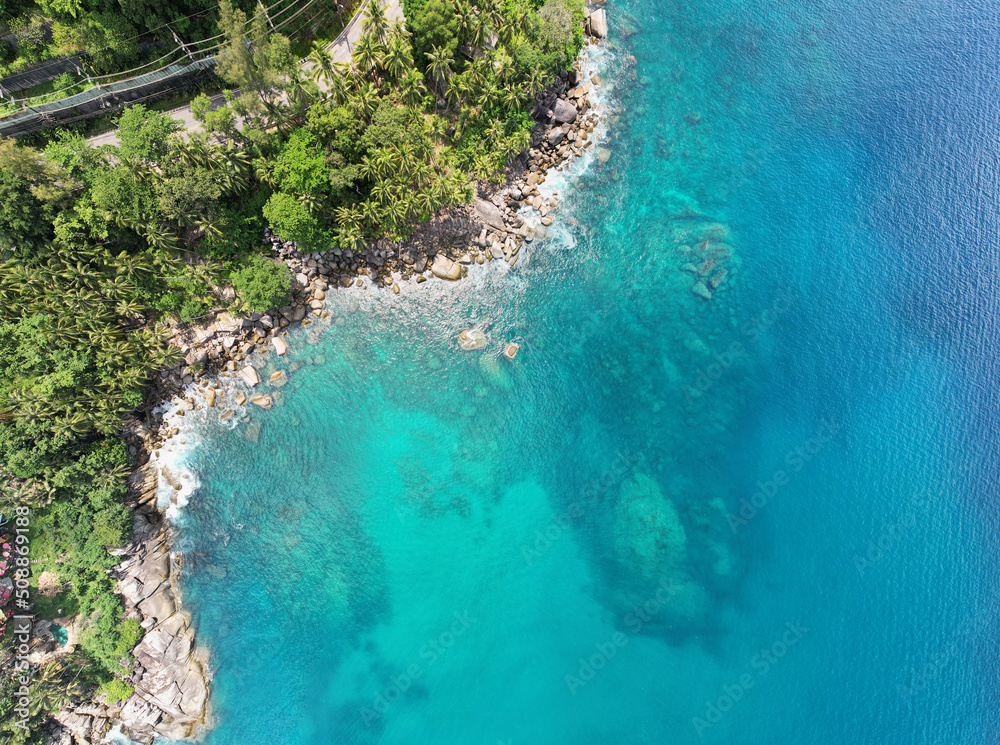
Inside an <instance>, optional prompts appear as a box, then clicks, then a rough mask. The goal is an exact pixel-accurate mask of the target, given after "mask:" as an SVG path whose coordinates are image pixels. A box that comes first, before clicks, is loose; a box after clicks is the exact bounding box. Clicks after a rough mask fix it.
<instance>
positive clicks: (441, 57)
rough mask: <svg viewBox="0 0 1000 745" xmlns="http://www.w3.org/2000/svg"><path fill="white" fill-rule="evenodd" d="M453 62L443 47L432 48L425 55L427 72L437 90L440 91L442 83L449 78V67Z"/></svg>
mask: <svg viewBox="0 0 1000 745" xmlns="http://www.w3.org/2000/svg"><path fill="white" fill-rule="evenodd" d="M454 62H455V60H454V59H452V56H451V54H449V53H448V50H447V49H445V48H444V47H432V48H431V51H429V52H428V53H427V71H428V72H429V73H430V74H431V79H432V80H433V81H434V84H435V85H436V86H437V88H438V90H441V89H442V86H443V84H444V81H445V80H447V79H448V78H449V77H451V73H452V71H451V66H452V65H453V64H454Z"/></svg>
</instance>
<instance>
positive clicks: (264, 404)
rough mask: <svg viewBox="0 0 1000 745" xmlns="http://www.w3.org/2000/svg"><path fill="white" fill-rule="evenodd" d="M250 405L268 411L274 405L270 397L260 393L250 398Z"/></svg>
mask: <svg viewBox="0 0 1000 745" xmlns="http://www.w3.org/2000/svg"><path fill="white" fill-rule="evenodd" d="M250 403H252V404H255V405H257V406H259V407H260V408H262V409H270V408H271V406H272V405H273V404H274V401H273V399H272V398H271V397H270V396H265V395H262V394H260V393H258V394H256V395H254V396H251V397H250Z"/></svg>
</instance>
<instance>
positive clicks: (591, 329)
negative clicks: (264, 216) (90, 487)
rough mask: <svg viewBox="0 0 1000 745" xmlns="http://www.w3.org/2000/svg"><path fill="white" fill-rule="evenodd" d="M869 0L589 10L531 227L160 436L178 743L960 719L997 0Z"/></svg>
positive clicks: (367, 312) (987, 282)
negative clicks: (281, 378)
mask: <svg viewBox="0 0 1000 745" xmlns="http://www.w3.org/2000/svg"><path fill="white" fill-rule="evenodd" d="M872 5H873V4H871V3H860V2H858V3H844V2H838V3H832V2H810V3H789V2H781V3H778V2H772V3H769V2H752V3H744V4H730V3H727V2H720V1H717V2H675V3H666V2H654V3H638V2H635V3H613V4H610V5H609V17H610V21H611V26H612V39H611V51H610V55H609V56H608V57H607V58H606V59H605V60H604V61H603V62H602V63H601V64H602V69H601V74H602V76H603V77H604V78H605V79H606V81H607V82H608V83H609V86H610V88H611V90H612V91H613V95H614V103H615V104H616V105H618V106H620V107H621V111H620V119H619V120H617V121H616V122H615V124H614V125H613V126H612V127H611V128H610V133H609V141H608V142H607V147H608V148H609V149H611V150H612V152H613V155H612V158H611V160H610V161H609V162H608V163H607V164H606V165H603V166H601V165H600V164H597V163H593V164H590V165H589V166H587V167H585V168H584V167H582V166H577V168H576V170H574V171H571V172H570V173H569V174H567V175H566V177H565V178H560V179H559V181H558V183H559V184H561V186H562V189H563V197H562V205H563V206H562V207H561V208H560V210H559V213H558V224H559V226H560V227H559V229H558V230H556V231H553V235H552V236H551V237H550V238H549V239H547V240H545V241H537V242H536V243H535V244H533V245H532V246H531V247H530V248H529V249H528V257H527V259H526V260H522V262H520V263H519V264H518V266H517V267H516V268H515V269H514V270H513V271H510V272H508V271H506V270H505V269H504V268H502V267H501V266H500V265H499V264H490V265H487V266H486V267H485V268H482V269H479V270H476V271H474V272H473V273H472V274H473V276H472V277H471V278H470V279H469V280H467V281H463V282H461V283H458V284H456V285H451V284H445V283H441V282H436V281H434V282H429V283H426V284H424V285H422V286H420V287H419V288H414V289H413V291H412V292H411V291H409V290H407V291H404V292H403V293H402V294H401V295H399V296H392V295H389V294H388V293H385V294H378V295H375V294H365V293H363V292H358V291H354V290H352V291H350V292H337V293H331V300H330V302H329V307H330V310H331V312H332V314H333V316H332V318H331V320H330V322H329V323H323V324H317V325H315V326H313V327H312V328H310V329H303V330H302V331H300V332H297V333H296V335H295V336H293V338H292V340H291V347H292V352H291V355H290V359H286V360H283V361H282V362H281V363H280V366H281V367H284V368H289V366H290V365H291V364H292V363H296V364H301V365H302V366H301V368H299V369H296V370H295V371H294V372H292V373H291V375H290V383H289V384H288V385H287V386H286V387H284V388H283V389H282V391H281V393H282V402H281V405H280V406H278V407H276V408H275V409H273V410H271V411H268V412H262V411H254V412H253V416H254V419H255V420H258V421H260V422H261V423H262V425H263V426H262V429H261V432H260V439H259V441H258V442H257V443H251V442H249V441H248V440H247V439H246V438H245V437H244V434H243V429H244V427H243V426H242V425H241V426H240V427H237V428H235V429H228V428H226V427H223V426H221V425H218V424H216V423H206V424H202V425H197V424H193V423H192V422H193V421H194V420H195V419H196V417H188V418H186V420H185V421H186V422H187V426H188V428H189V429H190V431H189V432H188V433H187V435H186V437H187V438H188V441H189V442H194V441H195V438H197V440H198V442H199V444H198V447H197V448H194V449H192V450H191V452H190V453H189V454H188V455H187V456H186V457H185V459H184V466H185V467H186V468H188V469H190V470H191V471H192V472H193V473H195V474H197V481H193V482H192V483H195V484H197V488H196V489H195V490H194V491H193V492H192V493H191V495H190V497H189V499H188V503H187V505H186V506H185V507H184V508H183V510H182V511H181V512H180V514H179V516H178V518H177V520H178V524H179V526H180V538H179V545H178V548H179V549H180V550H182V551H183V552H184V554H185V558H186V564H187V567H188V574H187V577H186V580H185V586H184V591H185V596H186V600H187V602H188V604H189V606H190V608H191V610H192V611H193V613H194V615H195V620H196V622H197V623H198V629H199V638H200V639H201V640H202V641H203V642H204V643H205V644H206V645H207V646H208V647H209V648H210V650H211V653H212V660H213V666H214V668H215V678H214V681H213V693H212V706H213V711H214V715H215V726H214V728H213V729H212V730H211V731H210V732H209V733H207V735H206V739H207V742H208V743H210V745H230V744H233V745H235V744H236V743H239V744H240V745H256V744H257V743H260V744H262V745H263V744H264V743H274V742H281V743H288V744H289V745H321V744H322V743H384V744H386V745H390V744H393V743H404V742H405V743H413V742H418V743H428V744H429V745H459V744H461V745H465V744H467V743H468V744H471V743H483V744H484V745H494V744H495V743H505V744H508V743H509V744H510V745H517V744H519V743H590V742H593V743H607V742H619V743H695V742H708V743H730V742H741V743H742V742H751V743H777V742H783V743H816V742H823V743H826V742H829V743H834V742H836V743H871V742H886V743H901V744H904V743H905V744H906V745H913V744H917V743H940V742H949V743H990V742H993V741H994V738H995V732H996V731H997V726H998V718H1000V717H998V713H997V712H998V705H997V704H998V700H997V692H996V686H995V669H996V652H995V644H994V642H993V640H994V639H995V638H996V635H997V632H998V625H1000V624H998V617H997V614H998V611H1000V604H998V602H997V598H996V594H995V593H996V591H995V589H994V586H993V585H994V579H995V577H996V576H997V563H998V562H997V550H996V540H997V519H996V508H995V505H994V504H993V499H992V497H993V496H994V495H995V494H996V487H997V483H998V481H1000V473H998V466H997V458H996V456H997V453H998V452H1000V447H998V442H1000V433H998V430H997V416H996V414H997V411H998V410H1000V401H998V393H997V390H998V388H997V380H998V378H1000V374H998V372H1000V371H998V369H997V368H998V364H997V325H998V318H1000V313H998V310H1000V307H998V306H1000V301H998V297H1000V295H998V292H997V290H998V282H997V272H998V266H1000V259H998V256H1000V253H998V247H997V238H996V227H997V214H996V199H995V196H996V193H997V176H998V158H997V148H998V147H1000V146H998V144H997V143H998V142H1000V138H998V137H997V135H998V130H1000V115H998V108H997V105H998V104H997V101H998V100H1000V97H998V96H997V95H996V93H997V89H998V87H1000V86H998V81H1000V73H998V72H997V71H998V70H1000V65H998V64H997V63H998V62H1000V59H998V57H1000V53H998V51H997V48H996V45H995V39H996V38H997V33H998V31H1000V18H998V11H997V8H996V7H995V6H991V5H990V4H988V3H985V2H965V3H957V4H954V5H953V6H951V7H950V8H947V9H942V8H940V7H939V6H937V5H936V4H931V3H918V2H905V3H904V2H899V1H898V0H892V1H891V2H888V3H880V4H877V7H872ZM629 55H633V56H634V58H635V63H634V65H633V64H632V63H631V61H630V59H629ZM570 218H572V219H570ZM704 240H708V241H709V246H707V247H705V248H704V249H699V248H698V246H699V245H701V244H703V243H704ZM718 244H724V245H726V246H728V247H729V249H728V255H726V256H722V255H721V254H720V255H718V256H717V258H716V259H715V260H716V261H717V265H714V266H712V268H711V269H712V275H710V276H714V273H715V272H716V271H717V270H718V268H720V267H725V268H726V269H727V270H728V272H729V274H728V275H727V278H726V279H725V281H724V282H723V283H722V285H721V288H720V290H719V291H717V292H716V293H715V295H714V297H713V299H712V300H711V301H710V302H708V301H705V300H703V299H702V298H700V297H698V296H696V295H695V294H693V293H692V292H691V290H690V288H691V285H692V284H693V282H694V277H693V276H692V275H691V273H690V268H688V269H685V268H684V267H685V265H687V264H692V263H694V264H695V265H696V267H698V268H700V266H701V265H702V261H703V260H704V257H703V256H701V255H699V254H697V253H696V252H698V251H699V250H702V251H704V250H714V249H713V246H717V245H718ZM685 247H686V248H685ZM695 258H697V259H698V261H697V262H695V261H694V259H695ZM352 303H354V304H355V305H352ZM473 324H481V325H482V326H483V327H484V328H486V330H487V334H488V336H489V339H490V344H489V346H487V348H486V349H485V350H483V351H479V352H471V353H465V352H462V351H460V350H459V349H458V346H457V344H456V342H455V335H456V334H457V332H458V331H459V330H461V329H462V328H465V327H468V326H470V325H473ZM513 338H519V339H521V340H522V341H523V346H522V350H521V353H520V354H519V356H518V357H517V359H516V360H515V361H514V362H513V364H511V363H509V362H508V361H507V360H504V359H502V358H501V357H500V351H501V349H502V344H503V343H504V342H506V341H508V340H510V339H513ZM272 364H274V363H273V361H272Z"/></svg>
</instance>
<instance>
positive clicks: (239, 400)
mask: <svg viewBox="0 0 1000 745" xmlns="http://www.w3.org/2000/svg"><path fill="white" fill-rule="evenodd" d="M246 402H247V397H246V395H245V394H243V393H237V394H236V405H237V406H243V404H245V403H246Z"/></svg>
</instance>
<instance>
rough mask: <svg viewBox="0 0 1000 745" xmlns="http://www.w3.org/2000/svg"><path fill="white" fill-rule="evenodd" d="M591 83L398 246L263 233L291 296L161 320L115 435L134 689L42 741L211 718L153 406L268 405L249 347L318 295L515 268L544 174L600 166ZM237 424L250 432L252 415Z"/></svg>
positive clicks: (552, 91)
mask: <svg viewBox="0 0 1000 745" xmlns="http://www.w3.org/2000/svg"><path fill="white" fill-rule="evenodd" d="M586 23H587V31H588V33H589V35H590V37H591V40H590V41H591V43H597V40H598V39H600V38H604V37H605V36H606V35H607V21H606V18H605V13H604V11H603V10H599V11H595V12H593V13H592V14H588V18H587V21H586ZM601 85H602V81H601V79H600V77H599V76H598V75H596V74H592V73H587V72H584V71H583V70H582V65H581V63H580V61H579V60H578V61H577V62H576V63H575V65H574V69H573V70H572V71H570V72H566V73H563V74H562V75H561V77H560V79H559V80H557V81H556V83H555V84H554V85H553V86H551V87H550V88H549V89H548V90H547V91H546V92H545V94H544V95H543V96H542V97H541V98H540V102H539V103H538V105H537V106H536V107H535V109H534V110H533V111H532V116H533V118H534V119H535V121H536V125H535V128H534V130H533V131H532V135H531V147H530V148H529V149H528V150H527V151H526V152H524V153H522V154H521V156H519V157H518V158H516V159H515V160H514V162H513V163H512V164H511V165H510V166H509V168H508V172H507V178H506V179H505V181H504V182H503V183H501V184H487V183H480V184H479V185H478V188H477V195H476V197H475V199H474V201H473V203H472V204H471V205H461V206H457V207H452V208H449V209H446V210H442V211H441V212H439V213H437V214H436V215H434V216H432V217H431V219H430V220H428V221H427V222H426V223H423V224H420V225H419V226H418V227H417V229H416V230H415V231H414V233H413V234H412V235H411V236H410V238H409V239H407V240H406V241H404V242H403V243H391V242H389V241H378V242H376V243H375V244H374V245H373V246H372V247H371V248H370V249H369V250H368V251H366V252H363V253H358V254H355V253H353V252H351V251H350V250H344V251H341V250H340V249H339V248H334V249H332V250H330V251H326V252H322V253H312V254H306V253H303V252H301V251H299V250H298V249H297V247H296V246H295V244H293V243H291V242H290V241H283V240H281V238H280V237H279V236H276V235H274V234H273V233H272V232H270V231H267V232H266V234H265V236H264V238H263V241H264V242H265V243H270V244H271V248H272V251H273V253H274V255H275V257H276V258H278V259H280V260H282V261H284V262H285V263H286V264H287V265H288V267H289V269H290V270H291V272H292V277H293V279H292V302H291V304H290V305H288V306H285V307H282V308H278V309H276V310H275V311H273V312H272V313H268V314H256V313H255V314H253V315H251V316H250V317H249V318H236V317H234V316H233V315H231V314H230V313H228V312H227V311H225V310H219V311H217V312H214V313H213V314H212V315H211V317H210V318H209V319H208V321H207V322H206V323H204V324H202V325H200V326H197V327H180V326H177V327H175V328H174V329H173V331H174V335H173V337H172V338H171V342H170V343H172V344H173V345H175V346H177V347H178V348H179V349H180V350H181V352H182V353H183V355H184V363H183V364H182V365H180V366H178V367H176V368H172V369H168V370H164V371H162V372H160V373H158V374H157V375H156V376H154V379H153V381H152V385H151V386H150V392H149V394H148V395H147V398H146V401H145V404H144V406H143V408H142V410H141V411H140V412H139V415H138V416H137V417H136V418H134V419H133V420H132V421H130V422H129V423H128V424H127V426H126V432H125V436H126V440H127V441H128V444H129V450H130V452H131V454H132V456H133V458H134V464H135V469H134V471H133V473H132V475H131V476H130V478H129V500H130V503H131V504H132V505H133V506H134V508H135V509H134V527H133V532H132V541H131V543H130V545H129V546H128V547H126V548H124V549H120V550H119V551H118V553H119V555H120V556H121V557H122V562H121V563H120V564H119V565H118V566H117V567H116V569H115V576H116V579H117V580H118V587H119V592H120V593H121V595H122V596H123V599H124V602H125V608H126V612H127V613H128V614H129V615H130V616H132V617H135V618H139V619H141V621H140V623H141V626H142V628H143V630H144V632H145V634H144V637H143V639H142V641H141V642H140V643H139V645H138V646H137V647H136V648H135V650H134V652H133V655H134V657H135V658H136V661H135V663H134V664H133V668H132V673H131V675H130V678H129V680H130V683H131V685H133V686H134V688H135V693H134V694H133V695H132V696H131V697H130V698H129V699H127V700H126V701H123V702H120V703H118V704H114V705H106V704H104V703H101V702H96V701H95V702H86V703H85V704H82V705H78V706H76V707H74V708H72V709H69V710H64V711H62V712H60V714H59V715H58V717H57V718H56V720H57V721H58V722H59V724H60V725H61V726H62V728H63V729H62V731H61V732H60V733H58V734H57V735H55V736H54V737H53V738H52V742H54V743H59V745H70V743H73V742H75V743H78V745H84V744H89V743H96V742H100V741H101V740H102V739H104V738H105V737H106V736H107V735H108V733H109V732H110V731H111V730H112V729H113V728H115V727H120V729H121V732H122V734H124V735H125V736H127V737H129V738H130V739H132V740H134V741H136V742H139V743H143V744H144V745H145V744H147V743H152V741H153V739H154V737H155V736H163V737H167V738H170V739H190V738H194V737H197V735H198V730H199V728H202V727H206V726H208V725H209V722H210V712H209V708H208V696H209V687H210V680H211V671H210V668H209V665H208V658H207V654H206V653H205V651H204V650H201V649H199V648H198V647H197V646H196V643H195V629H194V627H193V625H192V621H191V617H190V615H189V614H187V613H186V612H185V611H183V610H182V600H181V597H180V595H179V589H178V584H179V583H178V579H179V575H180V572H181V569H182V566H183V556H181V555H179V554H175V553H173V552H172V551H171V547H172V545H173V541H172V539H171V529H170V526H169V522H168V521H167V520H166V519H165V517H164V514H163V511H162V510H163V507H164V502H165V501H166V502H167V503H170V502H172V501H173V499H172V496H168V497H167V498H166V500H164V494H165V493H166V494H167V495H173V494H177V493H179V492H180V491H181V489H182V485H181V483H180V482H179V481H178V478H177V476H176V475H174V474H172V473H171V472H170V471H169V470H168V469H167V468H165V467H162V466H159V465H158V458H157V452H158V451H159V450H161V449H162V448H163V447H164V445H165V444H166V443H167V442H168V441H169V440H170V438H172V437H173V436H175V435H177V434H178V429H177V428H176V427H174V426H171V423H170V422H169V421H166V420H165V417H164V414H163V412H162V407H160V406H159V404H160V403H161V402H164V401H169V400H175V399H176V400H178V401H179V406H178V411H177V413H178V414H179V415H181V416H182V415H183V413H184V411H190V410H193V409H202V408H207V409H211V408H218V409H220V410H221V411H220V414H219V416H220V419H222V420H223V421H225V420H227V419H229V418H232V417H236V416H239V417H240V418H242V419H244V420H245V421H249V420H250V417H249V416H248V415H247V413H246V410H247V409H248V408H251V405H256V406H259V407H261V408H270V406H271V405H272V402H273V397H272V395H270V394H253V389H254V388H255V387H256V386H257V385H260V383H262V382H263V381H262V380H261V376H260V372H259V371H258V370H257V369H256V368H255V367H254V366H253V365H252V364H250V361H249V357H250V355H252V354H253V353H254V352H256V351H258V350H262V349H269V350H270V351H272V352H274V353H275V354H277V355H279V356H283V355H284V354H285V353H287V351H288V344H287V342H286V336H287V331H288V330H289V329H291V328H293V327H307V326H309V325H311V324H312V323H314V322H316V321H317V320H322V319H326V318H328V317H329V315H330V314H329V311H327V310H326V309H325V300H326V299H327V293H328V292H335V291H337V290H338V288H347V287H352V286H355V287H359V288H364V287H372V288H382V289H384V290H388V291H392V292H393V293H395V294H398V293H399V292H400V283H407V282H412V283H414V284H421V283H423V282H427V281H429V280H438V281H458V280H460V279H462V278H463V277H465V276H467V275H468V272H469V268H470V267H471V266H472V265H473V264H485V263H487V262H492V261H504V262H506V263H507V264H508V265H509V266H510V267H514V266H515V265H516V264H517V263H518V261H519V260H520V258H521V256H522V249H523V247H524V246H525V245H526V244H529V243H531V242H532V241H533V240H535V239H536V238H544V237H545V235H546V230H545V229H546V227H547V226H549V225H551V224H552V222H553V219H554V217H553V214H554V213H555V212H556V211H557V209H558V203H557V196H556V195H555V194H553V193H551V192H550V193H549V194H548V195H544V194H543V193H542V192H541V186H542V184H543V183H544V181H545V178H546V176H547V175H548V174H549V173H550V172H552V171H555V170H560V169H562V167H563V166H564V165H565V164H567V163H568V162H569V161H570V160H572V159H573V158H575V157H580V156H582V155H583V154H584V153H585V152H586V151H588V150H593V151H594V153H595V158H596V159H597V161H598V162H600V163H602V164H603V163H605V162H607V160H608V158H609V157H610V155H611V153H610V152H609V151H607V150H605V149H603V148H600V147H599V146H598V143H597V139H598V137H597V134H596V133H595V130H596V128H597V127H598V124H599V123H600V121H601V120H602V119H603V118H605V117H606V116H607V112H600V113H599V112H598V111H597V109H596V107H595V104H594V102H593V100H592V94H593V93H595V92H596V90H597V89H598V88H599V87H600V86H601ZM524 208H529V209H531V210H533V211H534V212H535V214H536V217H537V223H538V224H537V225H536V226H534V227H532V226H531V225H529V224H528V222H527V221H525V219H524V218H523V217H522V216H521V215H520V214H518V212H519V211H521V210H522V209H524ZM532 222H535V220H532ZM217 294H218V296H219V298H220V300H221V301H223V302H225V303H227V304H228V303H231V302H232V301H233V300H235V293H234V292H233V290H232V288H218V292H217ZM277 374H278V373H276V375H277ZM280 374H281V375H284V373H280ZM220 376H221V377H235V378H238V379H240V380H242V382H243V383H245V384H246V385H247V386H249V388H250V389H251V390H250V393H251V395H250V396H249V397H248V396H246V395H244V394H243V393H240V394H238V395H237V396H235V398H232V400H229V398H230V397H229V396H227V395H226V394H224V393H223V391H222V386H221V384H220V383H219V381H218V380H217V377H220ZM286 381H287V378H285V379H284V380H275V379H274V376H273V375H272V376H271V377H270V378H269V380H268V381H267V382H269V383H270V384H271V386H272V387H277V388H280V387H281V385H283V383H284V382H286ZM192 384H197V385H195V386H193V387H192ZM194 394H196V395H197V399H196V398H195V395H194ZM258 432H259V430H258ZM246 435H247V436H248V437H250V438H251V439H252V438H253V427H252V426H250V427H248V431H247V432H246Z"/></svg>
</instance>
